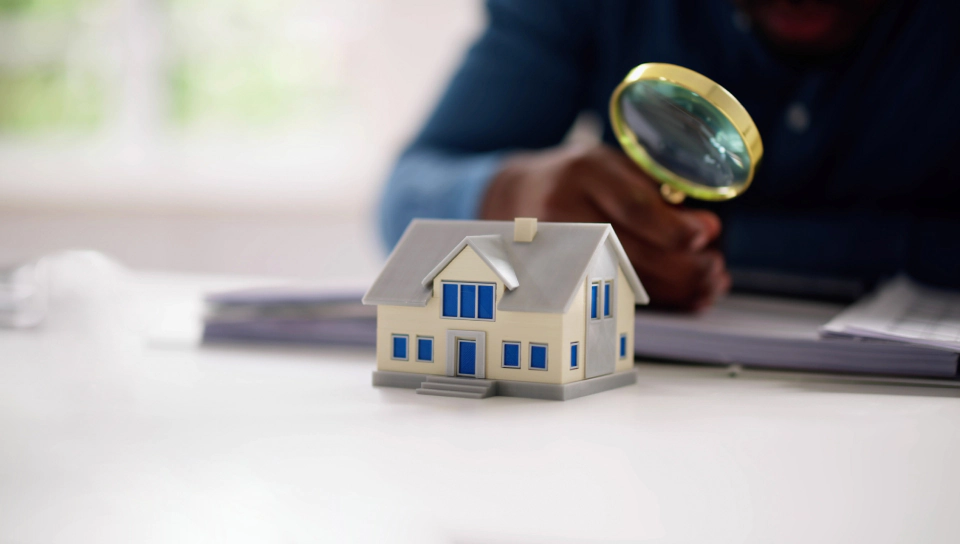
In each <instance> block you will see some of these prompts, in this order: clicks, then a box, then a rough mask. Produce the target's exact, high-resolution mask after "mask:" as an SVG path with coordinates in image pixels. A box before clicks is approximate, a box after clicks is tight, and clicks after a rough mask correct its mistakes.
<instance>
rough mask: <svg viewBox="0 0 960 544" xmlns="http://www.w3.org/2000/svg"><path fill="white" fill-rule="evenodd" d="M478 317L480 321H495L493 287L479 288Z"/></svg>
mask: <svg viewBox="0 0 960 544" xmlns="http://www.w3.org/2000/svg"><path fill="white" fill-rule="evenodd" d="M477 290H478V293H477V317H478V318H480V319H493V299H494V296H493V286H492V285H478V286H477Z"/></svg>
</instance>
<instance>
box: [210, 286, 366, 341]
mask: <svg viewBox="0 0 960 544" xmlns="http://www.w3.org/2000/svg"><path fill="white" fill-rule="evenodd" d="M362 297H363V292H362V291H331V290H329V289H316V290H314V289H309V288H302V287H299V288H286V287H279V288H264V289H250V290H244V291H233V292H228V293H219V294H214V295H210V296H208V297H207V300H206V302H207V310H206V316H205V318H204V327H203V340H204V341H205V342H212V341H252V342H288V343H306V344H343V345H361V346H365V345H373V344H374V343H375V342H376V337H377V321H376V317H377V309H376V307H374V306H364V305H363V304H361V303H360V299H361V298H362Z"/></svg>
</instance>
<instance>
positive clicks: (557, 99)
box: [379, 0, 592, 248]
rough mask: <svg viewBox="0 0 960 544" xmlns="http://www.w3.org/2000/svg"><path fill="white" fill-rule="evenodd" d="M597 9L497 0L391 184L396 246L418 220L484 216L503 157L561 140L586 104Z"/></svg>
mask: <svg viewBox="0 0 960 544" xmlns="http://www.w3.org/2000/svg"><path fill="white" fill-rule="evenodd" d="M589 5H590V4H589V3H585V2H566V1H561V0H488V2H487V15H488V24H487V28H486V30H485V31H484V33H483V34H482V36H481V37H480V38H479V40H478V41H477V42H476V43H475V44H474V45H473V47H472V48H471V49H470V51H469V52H468V53H467V56H466V58H465V60H464V62H463V64H462V66H461V67H460V69H459V70H458V72H457V73H456V74H455V76H454V77H453V80H452V81H451V82H450V85H449V86H448V88H447V90H446V92H445V93H444V95H443V97H442V98H441V100H440V103H439V104H438V105H437V107H436V109H435V110H434V112H433V114H432V115H431V116H430V118H429V120H428V121H427V123H426V125H425V126H424V128H423V130H422V131H421V132H420V134H419V135H418V136H417V138H416V139H415V140H414V142H413V144H412V145H411V146H410V147H409V148H408V149H407V150H406V151H405V152H404V153H403V155H402V156H401V157H400V159H399V160H398V161H397V164H396V167H395V168H394V170H393V172H392V174H391V175H390V177H389V179H388V181H387V185H386V188H385V189H384V191H383V194H382V199H381V202H380V210H379V212H380V233H381V237H382V238H383V241H384V242H385V244H386V245H387V246H388V247H391V248H392V247H393V246H394V245H395V244H396V243H397V241H398V240H399V239H400V236H401V235H402V234H403V231H404V229H406V227H407V224H408V223H409V222H410V221H411V220H412V219H414V218H416V217H434V218H447V219H472V218H476V217H477V215H478V213H479V208H480V203H481V201H482V199H483V195H484V193H485V191H486V188H487V185H488V184H489V182H490V180H491V179H492V178H493V176H494V175H495V174H496V173H497V171H498V170H499V167H500V162H501V159H502V157H503V156H504V154H506V153H509V152H510V151H515V150H520V149H540V148H545V147H550V146H554V145H557V144H558V143H560V142H561V141H562V139H563V137H564V135H565V134H566V132H567V130H568V129H569V127H570V125H571V124H572V123H573V121H574V119H575V118H576V116H577V114H578V113H579V111H580V110H581V109H582V107H583V105H584V103H585V97H584V94H585V88H586V85H585V69H584V66H585V64H586V63H585V62H584V59H583V55H584V54H586V52H587V51H588V50H589V47H588V45H589V34H588V32H589V30H588V29H589V28H590V25H589V24H585V23H586V21H585V18H590V17H591V16H592V13H590V10H589V9H588V7H589Z"/></svg>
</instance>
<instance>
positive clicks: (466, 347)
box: [447, 329, 487, 379]
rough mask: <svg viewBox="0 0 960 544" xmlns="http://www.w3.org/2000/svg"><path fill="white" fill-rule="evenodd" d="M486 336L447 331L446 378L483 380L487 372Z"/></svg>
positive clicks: (480, 333)
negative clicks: (458, 377)
mask: <svg viewBox="0 0 960 544" xmlns="http://www.w3.org/2000/svg"><path fill="white" fill-rule="evenodd" d="M486 344H487V334H486V333H485V332H483V331H462V330H453V329H451V330H448V331H447V376H463V377H465V378H481V379H482V378H484V377H485V376H486V372H487V359H486Z"/></svg>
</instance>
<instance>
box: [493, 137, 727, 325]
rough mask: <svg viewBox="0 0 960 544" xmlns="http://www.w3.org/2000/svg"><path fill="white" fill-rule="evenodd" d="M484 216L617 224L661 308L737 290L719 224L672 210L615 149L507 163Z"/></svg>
mask: <svg viewBox="0 0 960 544" xmlns="http://www.w3.org/2000/svg"><path fill="white" fill-rule="evenodd" d="M480 215H481V217H482V218H483V219H504V220H513V218H515V217H536V218H538V219H540V220H543V221H576V222H586V223H611V224H612V225H613V227H614V229H615V230H616V232H617V236H618V237H619V238H620V243H621V244H623V247H624V249H625V250H626V252H627V255H628V256H629V257H630V261H631V262H632V263H633V266H634V268H635V269H636V271H637V274H638V275H639V276H640V279H641V281H643V285H644V287H645V288H646V289H647V292H648V293H649V295H650V300H651V303H653V304H654V305H656V306H659V307H667V308H676V309H683V310H697V309H701V308H704V307H706V306H709V305H710V304H711V303H712V302H713V301H714V300H715V299H716V298H717V297H719V296H720V295H722V294H723V293H725V292H726V291H727V290H729V288H730V275H729V274H728V273H727V271H726V266H725V264H724V261H723V255H722V254H721V253H720V252H719V251H718V250H716V249H715V248H714V247H713V243H714V242H715V241H716V240H717V237H718V236H719V235H720V219H719V218H718V217H717V216H716V215H714V214H713V213H711V212H708V211H704V210H690V209H685V208H682V207H677V206H673V205H671V204H668V203H667V202H665V201H664V200H663V198H662V197H661V196H660V191H659V186H658V185H657V183H656V182H654V181H653V180H651V179H650V178H649V177H648V176H647V175H646V174H644V173H643V172H642V171H641V170H640V169H639V168H637V166H636V165H634V164H633V163H632V162H631V161H630V159H628V158H627V157H626V156H625V155H623V154H622V153H620V152H618V151H614V150H612V149H610V148H609V147H605V146H598V147H593V148H589V149H582V148H555V149H550V150H547V151H541V152H536V153H521V154H517V155H514V156H513V157H510V158H508V159H507V160H506V161H505V162H504V165H503V168H502V169H501V171H500V173H499V174H497V176H496V177H495V178H494V180H493V181H492V182H491V184H490V187H489V188H488V189H487V193H486V196H485V197H484V201H483V204H482V209H481V212H480Z"/></svg>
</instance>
